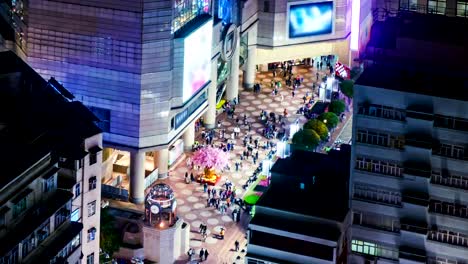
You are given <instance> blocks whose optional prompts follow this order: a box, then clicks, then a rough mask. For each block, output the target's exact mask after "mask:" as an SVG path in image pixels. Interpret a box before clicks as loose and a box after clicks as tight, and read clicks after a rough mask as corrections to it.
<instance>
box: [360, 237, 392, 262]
mask: <svg viewBox="0 0 468 264" xmlns="http://www.w3.org/2000/svg"><path fill="white" fill-rule="evenodd" d="M351 250H352V251H354V252H357V253H361V254H365V255H371V256H379V257H384V258H389V259H398V251H397V250H394V249H391V248H387V247H384V246H381V245H378V244H375V243H371V242H366V241H361V240H355V239H353V240H352V241H351Z"/></svg>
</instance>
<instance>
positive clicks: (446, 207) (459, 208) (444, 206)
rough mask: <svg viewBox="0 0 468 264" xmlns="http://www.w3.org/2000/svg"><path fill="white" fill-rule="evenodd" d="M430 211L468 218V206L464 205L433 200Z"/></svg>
mask: <svg viewBox="0 0 468 264" xmlns="http://www.w3.org/2000/svg"><path fill="white" fill-rule="evenodd" d="M429 211H430V212H432V213H437V214H443V215H449V216H454V217H461V218H465V219H468V208H467V207H466V206H464V205H458V204H452V203H445V202H439V201H431V203H430V205H429Z"/></svg>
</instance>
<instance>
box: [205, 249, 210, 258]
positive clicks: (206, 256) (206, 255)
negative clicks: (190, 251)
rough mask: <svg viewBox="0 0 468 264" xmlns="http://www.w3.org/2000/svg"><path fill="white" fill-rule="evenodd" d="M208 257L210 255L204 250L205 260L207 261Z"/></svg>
mask: <svg viewBox="0 0 468 264" xmlns="http://www.w3.org/2000/svg"><path fill="white" fill-rule="evenodd" d="M208 255H210V254H209V253H208V249H205V260H207V259H208Z"/></svg>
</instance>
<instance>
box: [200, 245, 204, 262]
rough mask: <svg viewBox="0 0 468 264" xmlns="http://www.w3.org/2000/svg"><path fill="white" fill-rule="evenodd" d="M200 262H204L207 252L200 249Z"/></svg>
mask: <svg viewBox="0 0 468 264" xmlns="http://www.w3.org/2000/svg"><path fill="white" fill-rule="evenodd" d="M199 256H200V260H201V261H203V258H204V257H205V250H204V249H203V248H202V249H200V255H199Z"/></svg>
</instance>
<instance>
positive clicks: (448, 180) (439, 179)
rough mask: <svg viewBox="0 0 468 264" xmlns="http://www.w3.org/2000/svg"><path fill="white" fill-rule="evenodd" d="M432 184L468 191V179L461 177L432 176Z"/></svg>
mask: <svg viewBox="0 0 468 264" xmlns="http://www.w3.org/2000/svg"><path fill="white" fill-rule="evenodd" d="M431 183H433V184H438V185H443V186H448V187H454V188H459V189H464V190H468V178H464V177H461V176H447V177H444V176H442V175H437V174H434V173H433V174H432V175H431Z"/></svg>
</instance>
